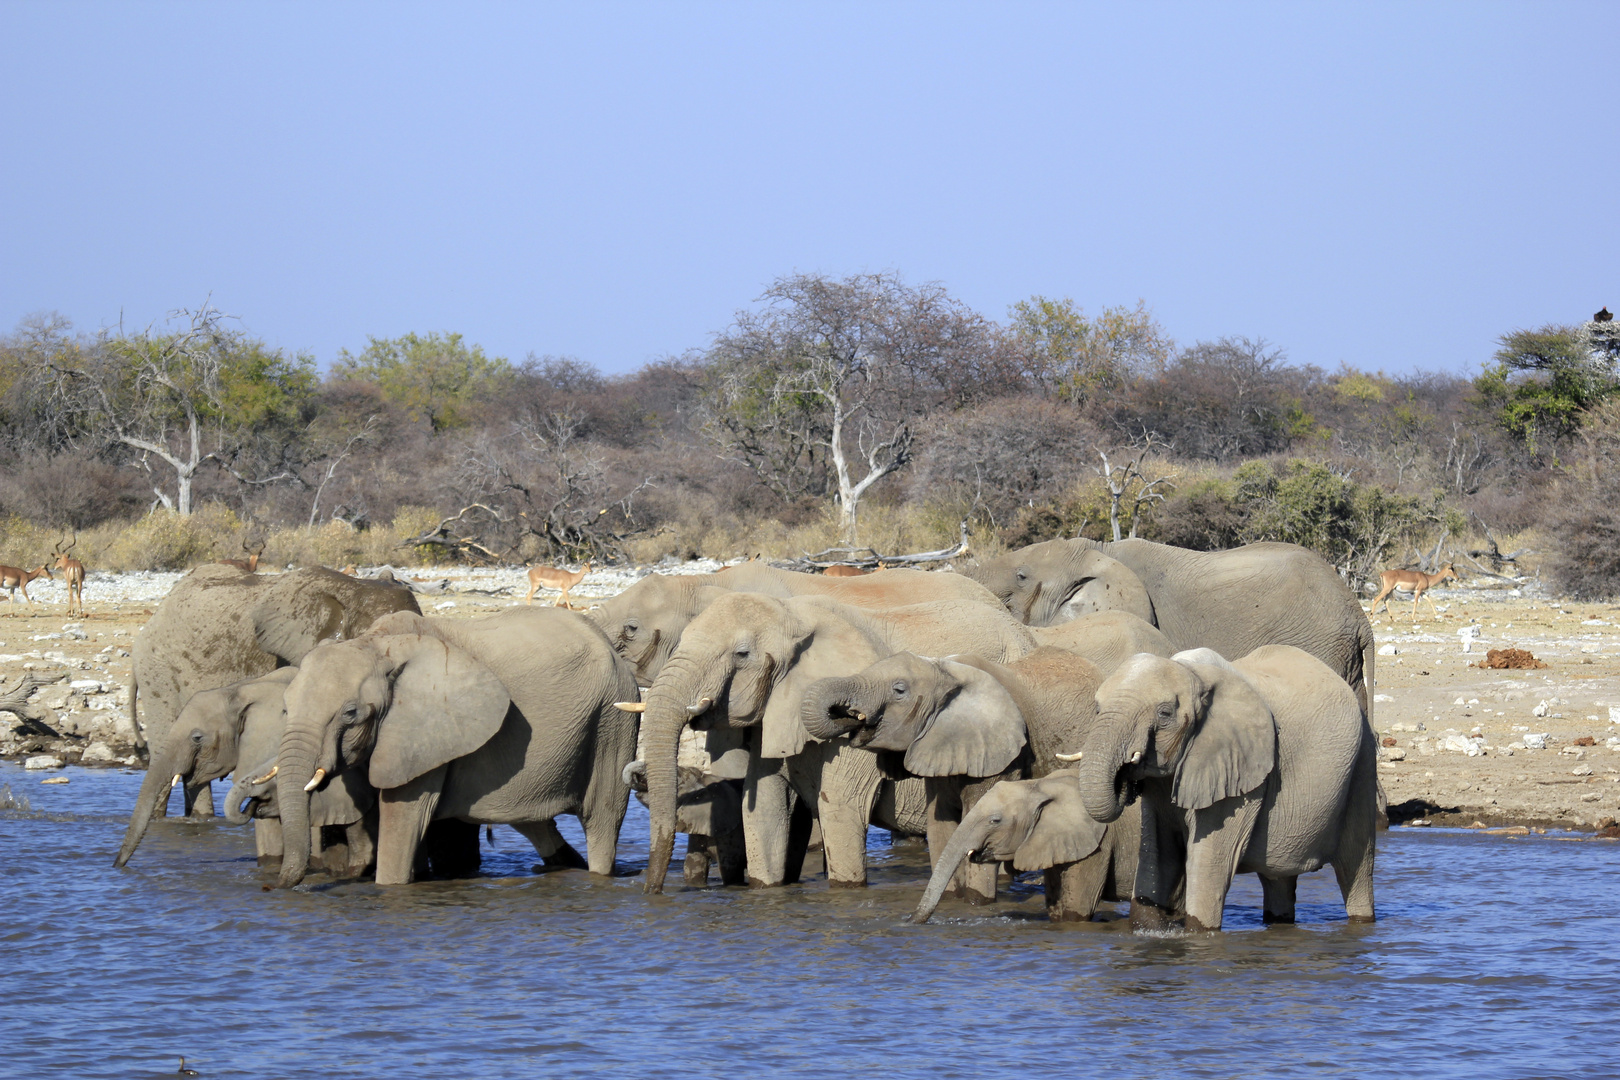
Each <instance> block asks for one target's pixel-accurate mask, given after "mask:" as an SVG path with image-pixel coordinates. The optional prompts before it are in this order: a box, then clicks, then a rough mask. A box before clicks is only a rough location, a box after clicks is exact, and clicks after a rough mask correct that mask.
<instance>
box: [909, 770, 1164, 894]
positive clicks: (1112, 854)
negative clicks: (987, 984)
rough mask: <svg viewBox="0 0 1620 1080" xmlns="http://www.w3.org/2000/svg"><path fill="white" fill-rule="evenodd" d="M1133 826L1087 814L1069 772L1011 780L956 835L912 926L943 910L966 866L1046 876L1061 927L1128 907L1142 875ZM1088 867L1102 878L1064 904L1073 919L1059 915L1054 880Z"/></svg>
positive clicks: (1075, 889) (1090, 879)
mask: <svg viewBox="0 0 1620 1080" xmlns="http://www.w3.org/2000/svg"><path fill="white" fill-rule="evenodd" d="M1126 824H1127V822H1126V819H1125V818H1124V817H1121V819H1120V820H1118V821H1115V822H1113V823H1112V824H1109V825H1103V824H1101V823H1100V822H1098V821H1097V820H1096V819H1095V818H1093V817H1092V816H1091V815H1090V814H1089V813H1087V812H1086V807H1085V803H1084V801H1083V800H1082V799H1081V797H1080V784H1079V773H1078V772H1076V771H1075V770H1073V769H1064V770H1060V771H1057V772H1052V773H1048V774H1047V775H1046V776H1044V777H1042V778H1040V779H1038V780H1004V781H1002V782H1001V783H999V784H997V785H996V786H995V787H993V788H991V789H990V790H989V792H987V793H986V794H985V796H984V797H983V798H981V799H980V800H979V801H978V802H977V803H975V804H974V806H973V808H972V809H971V810H969V811H968V812H967V813H966V814H964V815H963V817H962V823H961V824H960V825H959V826H957V829H956V832H955V833H953V834H952V835H951V839H950V843H948V844H947V845H946V846H945V850H944V852H943V853H942V854H941V855H940V858H939V861H938V862H936V863H935V864H934V872H933V875H932V876H931V877H930V878H929V880H928V887H927V889H926V890H924V892H923V898H922V900H921V901H919V902H918V904H917V910H916V911H915V912H913V913H912V916H911V921H912V922H916V923H924V922H927V921H928V919H929V917H930V916H932V915H933V913H934V910H935V909H936V908H937V907H938V906H939V902H940V899H941V897H943V896H944V895H945V891H946V888H947V887H948V886H949V884H950V881H951V875H952V874H954V873H955V872H956V870H957V868H958V867H960V866H961V864H962V861H963V860H964V859H966V860H969V861H971V862H975V863H980V864H988V865H992V866H993V865H996V864H998V863H1011V864H1012V866H1013V869H1015V870H1045V871H1047V875H1046V877H1047V889H1048V892H1047V914H1048V916H1049V917H1051V918H1053V919H1055V920H1061V919H1064V918H1066V917H1072V918H1089V917H1090V916H1091V914H1092V912H1094V911H1095V910H1096V906H1097V902H1098V901H1099V900H1101V899H1114V900H1118V899H1129V898H1130V896H1131V892H1132V878H1133V877H1134V874H1135V870H1136V855H1137V846H1138V845H1139V844H1140V843H1141V834H1140V830H1138V829H1131V828H1124V827H1122V826H1125V825H1126ZM1063 866H1070V867H1074V868H1075V869H1079V868H1081V867H1086V868H1088V869H1093V868H1094V869H1096V870H1101V871H1102V873H1100V874H1098V873H1093V874H1091V875H1087V878H1086V882H1085V886H1084V888H1085V891H1084V894H1083V895H1076V894H1077V893H1079V892H1080V891H1081V889H1082V885H1081V884H1080V883H1078V882H1076V883H1073V884H1072V885H1071V883H1070V882H1069V881H1063V884H1065V885H1071V887H1070V889H1068V890H1066V891H1065V892H1064V894H1063V897H1062V899H1065V900H1067V901H1069V903H1070V905H1071V907H1072V915H1065V914H1064V913H1062V912H1060V911H1059V910H1058V908H1057V905H1056V904H1054V902H1053V897H1052V894H1051V887H1052V884H1053V882H1054V879H1057V880H1063V878H1062V875H1061V874H1056V873H1054V872H1053V871H1054V868H1057V867H1063Z"/></svg>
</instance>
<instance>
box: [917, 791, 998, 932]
mask: <svg viewBox="0 0 1620 1080" xmlns="http://www.w3.org/2000/svg"><path fill="white" fill-rule="evenodd" d="M990 829H991V825H990V815H989V814H987V813H986V814H975V813H973V812H972V811H969V812H968V814H967V816H966V817H965V818H964V820H963V821H962V823H961V824H960V825H958V826H957V827H956V831H955V832H953V833H951V838H950V839H949V840H948V841H946V842H945V850H944V851H942V852H940V853H939V858H938V859H937V860H935V862H934V874H933V876H932V877H930V878H929V879H928V888H927V889H925V890H923V896H922V899H921V900H919V901H917V910H916V911H913V912H912V913H911V921H912V922H914V923H925V922H927V921H928V920H929V918H930V917H931V916H932V915H933V914H934V909H935V908H937V907H939V901H940V898H941V897H943V896H944V895H945V890H946V889H948V888H950V886H951V879H952V878H953V877H955V876H956V871H957V869H958V868H959V867H960V866H961V865H962V862H963V860H965V859H966V858H967V857H968V856H969V855H971V854H973V853H974V852H975V851H977V850H978V849H979V848H980V847H981V846H983V844H984V842H985V841H986V840H987V839H988V838H989V836H990Z"/></svg>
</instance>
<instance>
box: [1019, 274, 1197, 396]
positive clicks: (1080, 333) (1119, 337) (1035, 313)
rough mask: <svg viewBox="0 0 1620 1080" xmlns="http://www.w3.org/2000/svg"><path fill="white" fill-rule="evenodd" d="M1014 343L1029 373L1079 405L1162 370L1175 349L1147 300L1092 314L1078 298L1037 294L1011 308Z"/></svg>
mask: <svg viewBox="0 0 1620 1080" xmlns="http://www.w3.org/2000/svg"><path fill="white" fill-rule="evenodd" d="M1007 314H1008V316H1009V325H1008V329H1009V331H1010V333H1011V336H1012V340H1013V343H1014V345H1015V347H1016V349H1017V351H1018V354H1019V355H1020V356H1021V358H1022V360H1023V366H1024V369H1025V371H1026V372H1027V375H1028V377H1029V378H1030V379H1031V380H1032V381H1034V382H1035V383H1036V384H1037V385H1039V386H1040V387H1042V389H1044V390H1045V391H1046V392H1047V393H1050V394H1052V395H1054V396H1056V397H1058V398H1060V399H1062V400H1064V401H1072V402H1075V403H1077V404H1083V403H1084V402H1086V401H1088V400H1090V399H1091V398H1093V397H1095V396H1096V395H1097V394H1099V393H1106V392H1108V391H1110V390H1114V389H1117V388H1118V387H1120V386H1122V385H1123V384H1124V383H1125V382H1127V381H1128V380H1130V379H1132V378H1136V377H1140V376H1144V375H1152V374H1156V373H1157V372H1159V371H1161V370H1163V368H1164V365H1165V364H1166V362H1168V360H1169V359H1170V353H1171V350H1172V349H1173V348H1174V347H1175V346H1174V343H1173V342H1172V341H1171V340H1170V337H1169V335H1168V334H1166V333H1165V332H1164V328H1163V327H1161V326H1160V325H1159V324H1158V321H1157V320H1155V319H1154V317H1153V313H1152V312H1151V311H1149V310H1148V308H1147V304H1146V302H1145V301H1140V300H1139V301H1137V304H1136V306H1135V307H1134V308H1128V307H1123V306H1120V307H1109V308H1104V309H1103V310H1102V312H1101V313H1100V314H1098V315H1097V316H1095V317H1088V316H1087V315H1086V313H1085V311H1084V310H1083V309H1081V307H1080V306H1079V305H1078V304H1076V303H1075V302H1074V301H1073V300H1070V299H1068V298H1067V297H1065V298H1064V299H1062V300H1053V299H1051V298H1050V297H1046V296H1038V295H1037V296H1032V297H1030V298H1029V299H1028V300H1020V301H1018V303H1016V304H1014V305H1013V306H1012V308H1011V309H1010V310H1009V311H1008V313H1007Z"/></svg>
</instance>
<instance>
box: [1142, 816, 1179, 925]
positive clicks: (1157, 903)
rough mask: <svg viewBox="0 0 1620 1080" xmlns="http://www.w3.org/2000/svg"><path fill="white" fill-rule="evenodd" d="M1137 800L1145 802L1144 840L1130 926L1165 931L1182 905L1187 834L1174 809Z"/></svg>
mask: <svg viewBox="0 0 1620 1080" xmlns="http://www.w3.org/2000/svg"><path fill="white" fill-rule="evenodd" d="M1144 786H1146V785H1144ZM1137 802H1139V803H1140V804H1141V805H1142V819H1141V820H1142V826H1141V828H1142V839H1141V843H1140V845H1139V847H1138V849H1137V861H1136V881H1135V884H1134V887H1133V889H1132V895H1131V926H1132V927H1133V928H1136V929H1139V930H1162V929H1164V928H1166V927H1168V926H1171V925H1173V923H1174V921H1175V918H1176V910H1177V908H1178V907H1179V906H1180V905H1179V903H1178V897H1179V894H1180V893H1181V891H1182V889H1181V883H1182V878H1183V876H1184V875H1185V872H1186V854H1185V851H1186V848H1185V837H1184V836H1183V835H1182V834H1181V831H1180V829H1179V828H1178V825H1179V823H1178V822H1177V821H1176V820H1175V819H1176V817H1177V815H1176V814H1175V813H1174V812H1173V811H1172V812H1171V813H1163V812H1160V811H1159V810H1157V809H1156V808H1155V807H1154V806H1153V805H1152V802H1150V801H1149V800H1148V799H1147V798H1140V799H1138V800H1137ZM1166 802H1167V803H1168V800H1166Z"/></svg>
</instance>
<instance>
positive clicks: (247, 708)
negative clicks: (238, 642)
mask: <svg viewBox="0 0 1620 1080" xmlns="http://www.w3.org/2000/svg"><path fill="white" fill-rule="evenodd" d="M297 674H298V669H297V668H280V669H278V670H276V671H272V672H270V674H268V675H262V676H260V677H259V678H257V679H247V680H244V681H242V682H238V683H232V684H231V685H229V686H222V687H220V688H219V689H217V690H204V691H202V692H200V693H196V694H193V695H192V696H191V698H190V700H188V701H187V702H186V704H185V707H184V708H182V709H181V710H180V715H179V716H177V717H175V722H174V724H173V726H172V727H170V728H169V731H168V734H167V735H165V736H164V738H163V741H162V742H161V743H160V744H159V745H158V746H157V747H156V748H155V749H154V750H153V751H152V758H151V764H150V765H149V766H148V768H147V771H146V778H145V779H144V780H143V781H142V782H141V792H140V794H139V795H137V796H136V798H135V810H134V812H133V813H132V814H130V817H129V829H128V830H127V831H126V832H125V833H124V843H123V846H121V847H120V848H119V849H118V855H117V857H116V858H114V859H113V865H114V866H123V865H124V864H125V863H127V862H129V857H130V856H131V855H133V854H134V853H135V848H136V847H138V846H139V845H140V842H141V838H142V837H144V836H145V835H146V829H147V826H148V825H149V824H151V821H152V817H153V815H154V814H156V813H157V812H158V809H159V807H160V806H161V805H162V804H163V803H166V802H167V801H168V799H169V792H170V790H171V789H172V788H174V787H175V786H176V785H184V786H185V789H186V792H187V793H188V795H195V794H196V792H197V791H199V790H200V789H201V788H202V787H203V786H204V785H206V784H209V783H211V782H213V781H215V780H218V779H220V778H222V777H224V776H226V775H228V774H230V773H231V772H234V771H235V770H236V767H237V762H238V760H239V759H240V756H241V755H240V750H241V744H242V739H243V732H244V731H247V730H249V729H252V728H255V727H259V726H262V725H264V724H277V725H278V726H279V721H280V717H281V707H282V695H283V693H284V692H285V691H286V689H287V684H288V683H290V682H291V681H292V679H293V676H294V675H297Z"/></svg>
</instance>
